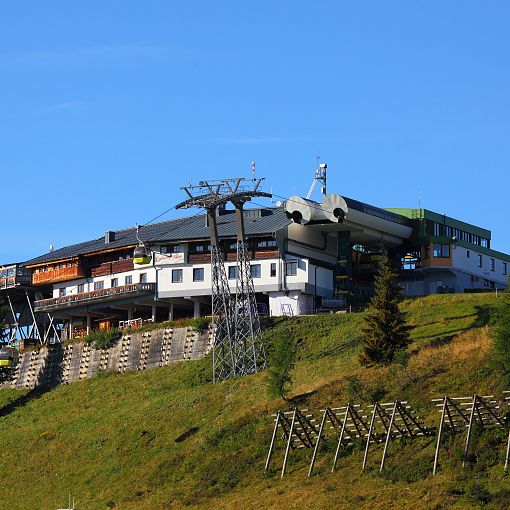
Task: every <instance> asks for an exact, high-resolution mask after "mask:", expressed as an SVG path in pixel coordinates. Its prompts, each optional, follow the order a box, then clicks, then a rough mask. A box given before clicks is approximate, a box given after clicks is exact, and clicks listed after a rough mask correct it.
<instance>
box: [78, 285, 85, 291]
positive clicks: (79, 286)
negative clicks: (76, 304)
mask: <svg viewBox="0 0 510 510" xmlns="http://www.w3.org/2000/svg"><path fill="white" fill-rule="evenodd" d="M84 292H85V284H84V283H80V284H78V294H83V293H84Z"/></svg>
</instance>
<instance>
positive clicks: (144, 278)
mask: <svg viewBox="0 0 510 510" xmlns="http://www.w3.org/2000/svg"><path fill="white" fill-rule="evenodd" d="M140 283H147V273H140Z"/></svg>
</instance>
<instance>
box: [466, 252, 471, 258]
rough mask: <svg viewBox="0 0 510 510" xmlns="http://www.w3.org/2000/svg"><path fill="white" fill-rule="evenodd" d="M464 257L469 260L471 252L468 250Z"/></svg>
mask: <svg viewBox="0 0 510 510" xmlns="http://www.w3.org/2000/svg"><path fill="white" fill-rule="evenodd" d="M466 257H467V258H468V259H469V258H471V252H470V251H469V250H467V251H466Z"/></svg>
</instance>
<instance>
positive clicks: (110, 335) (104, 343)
mask: <svg viewBox="0 0 510 510" xmlns="http://www.w3.org/2000/svg"><path fill="white" fill-rule="evenodd" d="M121 336H122V332H120V331H119V330H118V329H115V328H112V329H109V330H99V329H94V330H92V331H91V332H90V333H89V334H88V335H87V336H86V337H85V342H86V343H87V344H89V345H92V347H93V348H94V349H109V348H110V347H113V346H114V345H115V344H116V343H117V342H118V340H119V338H120V337H121Z"/></svg>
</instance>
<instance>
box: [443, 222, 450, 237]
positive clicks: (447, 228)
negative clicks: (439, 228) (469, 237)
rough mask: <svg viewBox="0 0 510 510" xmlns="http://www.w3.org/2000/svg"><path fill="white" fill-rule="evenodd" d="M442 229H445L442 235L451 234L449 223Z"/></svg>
mask: <svg viewBox="0 0 510 510" xmlns="http://www.w3.org/2000/svg"><path fill="white" fill-rule="evenodd" d="M444 229H445V233H444V235H445V236H448V237H451V235H452V227H450V226H449V225H446V226H445V227H444Z"/></svg>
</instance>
